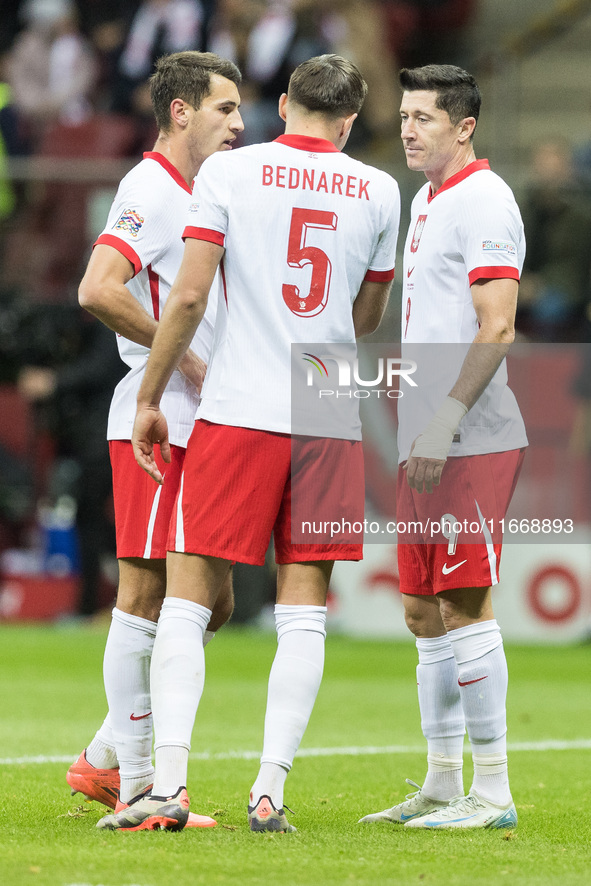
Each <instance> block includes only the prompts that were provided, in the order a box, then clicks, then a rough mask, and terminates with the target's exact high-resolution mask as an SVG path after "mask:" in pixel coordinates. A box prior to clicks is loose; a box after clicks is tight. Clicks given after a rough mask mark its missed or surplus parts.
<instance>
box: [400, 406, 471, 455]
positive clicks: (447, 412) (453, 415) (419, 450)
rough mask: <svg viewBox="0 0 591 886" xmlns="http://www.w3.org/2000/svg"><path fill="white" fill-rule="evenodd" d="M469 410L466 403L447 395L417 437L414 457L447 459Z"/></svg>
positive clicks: (413, 452)
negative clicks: (459, 426) (459, 427)
mask: <svg viewBox="0 0 591 886" xmlns="http://www.w3.org/2000/svg"><path fill="white" fill-rule="evenodd" d="M467 412H468V408H467V406H466V405H465V404H464V403H461V402H460V401H459V400H456V399H455V398H454V397H447V399H446V400H445V401H444V403H443V404H442V405H441V406H440V408H439V409H438V410H437V412H436V413H435V415H434V416H433V418H432V419H431V421H430V422H429V424H428V425H427V427H426V428H425V430H424V431H423V433H422V434H420V435H419V436H418V437H417V440H416V442H415V446H414V449H413V451H412V456H413V458H436V459H438V460H439V461H446V460H447V456H448V454H449V450H450V447H451V444H452V442H453V438H454V434H455V432H456V430H457V428H458V425H459V423H460V422H461V420H462V419H463V417H464V416H465V415H466V413H467Z"/></svg>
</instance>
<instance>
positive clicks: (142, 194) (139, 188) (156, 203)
mask: <svg viewBox="0 0 591 886" xmlns="http://www.w3.org/2000/svg"><path fill="white" fill-rule="evenodd" d="M148 184H149V183H148V182H145V181H143V180H142V179H140V178H139V177H138V176H135V175H134V176H131V175H130V176H126V177H125V178H124V179H123V181H122V182H121V184H120V185H119V189H118V190H117V194H116V195H115V199H114V201H113V203H112V205H111V209H110V211H109V215H108V218H107V223H106V225H105V228H104V230H103V232H102V233H101V235H100V236H99V237H98V239H97V240H96V243H95V246H96V245H99V244H106V245H108V246H112V247H113V248H114V249H117V250H118V251H119V252H120V253H121V254H122V255H124V256H125V257H126V258H127V259H128V260H129V261H130V262H131V263H132V265H133V267H134V273H135V274H138V273H139V271H141V269H142V268H145V267H147V266H148V265H149V264H152V263H153V262H155V261H156V260H157V259H158V258H160V257H161V256H162V254H163V253H164V252H165V251H166V250H167V249H168V248H169V244H170V237H171V234H170V231H171V223H172V219H171V208H170V207H169V205H168V202H167V201H166V200H163V199H162V195H161V194H159V193H157V192H156V191H157V189H156V188H155V187H154V182H152V187H149V186H148Z"/></svg>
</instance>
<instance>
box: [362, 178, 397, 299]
mask: <svg viewBox="0 0 591 886" xmlns="http://www.w3.org/2000/svg"><path fill="white" fill-rule="evenodd" d="M386 182H387V183H386V186H385V188H384V192H385V199H384V201H383V203H382V211H381V215H382V224H381V231H380V236H379V238H378V242H377V244H376V248H375V250H374V253H373V255H372V257H371V260H370V262H369V266H368V270H367V272H366V274H365V278H364V279H365V280H367V281H368V282H371V283H387V282H389V281H390V280H393V279H394V266H395V264H396V244H397V242H398V229H399V226H400V191H399V189H398V185H397V183H396V182H395V181H394V179H393V178H391V176H387V179H386Z"/></svg>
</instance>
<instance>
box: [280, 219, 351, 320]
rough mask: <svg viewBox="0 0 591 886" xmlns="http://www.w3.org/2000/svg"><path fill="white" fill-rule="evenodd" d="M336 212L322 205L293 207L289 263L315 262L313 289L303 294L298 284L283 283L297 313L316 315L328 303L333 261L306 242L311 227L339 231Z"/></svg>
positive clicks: (285, 296)
mask: <svg viewBox="0 0 591 886" xmlns="http://www.w3.org/2000/svg"><path fill="white" fill-rule="evenodd" d="M337 221H338V219H337V216H336V215H335V214H334V212H324V211H323V210H320V209H294V210H293V211H292V213H291V227H290V229H289V244H288V247H287V264H288V265H289V266H290V268H303V267H304V265H312V279H311V281H310V291H309V292H308V294H307V295H302V294H301V292H300V290H299V289H298V287H297V286H293V285H292V284H290V283H284V284H283V301H284V302H285V304H286V305H287V307H288V308H289V310H290V311H292V313H294V314H297V315H298V317H315V316H316V315H317V314H319V313H320V312H321V311H323V310H324V308H325V307H326V302H327V301H328V290H329V287H330V275H331V273H332V265H331V263H330V259H329V257H328V256H327V254H326V253H325V252H323V251H322V249H318V248H317V247H316V246H306V234H307V233H308V229H309V228H324V229H325V230H329V231H336V229H337Z"/></svg>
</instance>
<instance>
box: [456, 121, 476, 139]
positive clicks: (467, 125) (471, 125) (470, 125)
mask: <svg viewBox="0 0 591 886" xmlns="http://www.w3.org/2000/svg"><path fill="white" fill-rule="evenodd" d="M475 129H476V118H475V117H464V119H463V120H462V122H461V123H460V134H459V139H460V141H461V143H462V144H465V143H466V142H467V141H469V140H470V139H471V138H472V136H473V134H474V130H475Z"/></svg>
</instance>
